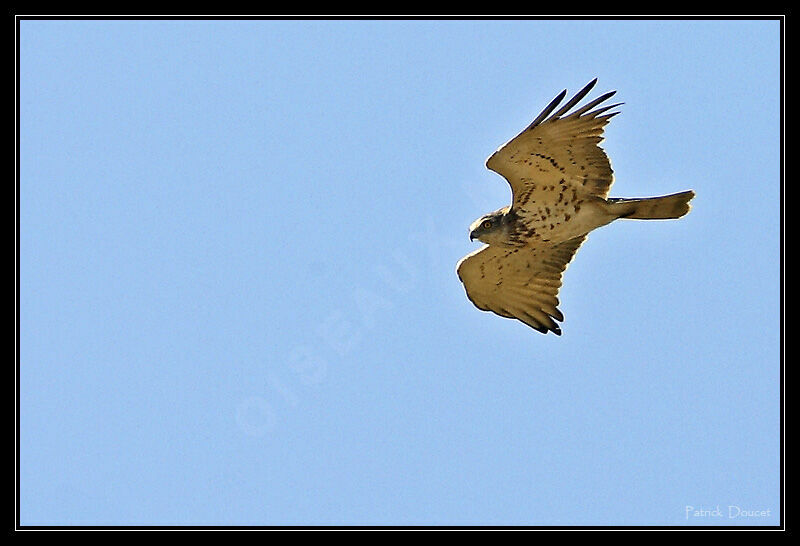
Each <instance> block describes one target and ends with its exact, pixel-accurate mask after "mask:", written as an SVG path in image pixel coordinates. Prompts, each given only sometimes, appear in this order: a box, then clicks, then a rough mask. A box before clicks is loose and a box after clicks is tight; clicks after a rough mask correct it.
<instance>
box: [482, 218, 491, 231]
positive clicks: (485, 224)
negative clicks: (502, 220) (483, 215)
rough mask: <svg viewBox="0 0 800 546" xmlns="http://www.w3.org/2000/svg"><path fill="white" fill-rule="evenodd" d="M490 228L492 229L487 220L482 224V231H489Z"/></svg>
mask: <svg viewBox="0 0 800 546" xmlns="http://www.w3.org/2000/svg"><path fill="white" fill-rule="evenodd" d="M490 227H492V222H491V221H489V220H486V221H485V222H484V223H483V229H489V228H490Z"/></svg>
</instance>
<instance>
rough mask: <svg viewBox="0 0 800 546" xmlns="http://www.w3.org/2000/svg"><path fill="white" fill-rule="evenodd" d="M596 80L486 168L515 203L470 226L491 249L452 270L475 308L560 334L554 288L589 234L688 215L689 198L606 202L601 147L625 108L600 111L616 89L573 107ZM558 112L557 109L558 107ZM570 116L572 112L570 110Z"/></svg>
mask: <svg viewBox="0 0 800 546" xmlns="http://www.w3.org/2000/svg"><path fill="white" fill-rule="evenodd" d="M596 83H597V78H595V79H594V80H592V81H591V82H589V84H588V85H586V87H584V88H583V89H581V90H580V91H579V92H578V93H577V94H576V95H575V96H574V97H573V98H571V99H570V100H568V101H567V102H566V104H564V105H563V106H561V107H560V108H559V105H560V104H561V101H562V100H564V97H565V96H566V95H567V91H566V89H565V90H564V91H562V92H561V93H560V94H559V95H558V96H557V97H556V98H555V99H553V101H552V102H550V104H548V105H547V107H546V108H545V109H544V110H543V111H542V113H541V114H539V115H538V116H537V117H536V119H534V120H533V122H532V123H531V124H530V125H528V126H527V127H526V128H525V130H523V131H522V132H521V133H520V134H519V135H517V136H516V137H514V138H513V139H511V140H510V141H508V142H507V143H506V144H504V145H503V146H501V147H500V148H499V149H498V150H497V151H496V152H495V153H494V154H492V155H491V156H490V157H489V159H488V160H487V161H486V167H487V168H489V169H490V170H492V171H494V172H496V173H498V174H500V175H501V176H503V177H504V178H505V179H506V180H507V181H508V183H509V184H510V185H511V192H512V194H513V195H512V202H511V205H510V206H507V207H503V208H501V209H499V210H497V211H495V212H491V213H489V214H486V215H484V216H481V217H480V218H478V219H477V220H475V222H473V223H472V225H471V226H470V228H469V230H470V233H469V238H470V240H474V239H478V240H479V241H481V242H483V243H486V244H485V245H484V246H483V247H482V248H480V249H478V250H477V251H475V252H473V253H471V254H468V255H467V256H465V257H464V258H462V259H461V260H460V261H459V262H458V265H457V267H456V272H457V273H458V277H459V278H460V279H461V282H462V283H464V288H465V290H466V292H467V297H468V298H469V299H470V301H472V303H474V304H475V306H476V307H477V308H478V309H481V310H483V311H491V312H493V313H496V314H498V315H500V316H501V317H506V318H511V319H518V320H520V321H522V322H524V323H525V324H527V325H528V326H530V327H531V328H533V329H534V330H537V331H539V332H541V333H543V334H546V333H547V332H553V333H555V334H556V335H561V328H560V327H559V325H558V324H557V322H556V321H559V322H562V321H563V320H564V315H563V314H562V313H561V311H560V310H559V309H558V304H559V301H558V290H559V288H560V287H561V277H562V274H563V273H564V270H565V269H566V267H567V264H569V262H570V261H571V260H572V258H573V257H574V256H575V252H577V250H578V248H579V247H580V246H581V243H583V241H584V240H585V239H586V236H587V234H588V233H589V232H590V231H592V230H594V229H597V228H599V227H601V226H604V225H606V224H608V223H610V222H613V221H614V220H617V219H618V218H627V219H636V220H663V219H671V218H680V217H681V216H683V215H684V214H686V213H687V212H689V208H690V206H689V201H690V200H691V199H692V198H693V197H694V192H693V191H691V190H690V191H683V192H680V193H675V194H672V195H665V196H662V197H646V198H636V199H621V198H614V197H607V195H608V190H609V188H610V187H611V184H612V183H613V180H614V177H613V171H612V170H611V164H610V162H609V160H608V156H607V155H606V153H605V152H604V151H603V149H602V148H600V146H599V143H600V142H601V141H602V140H603V128H604V127H605V126H606V125H607V124H608V121H609V120H610V119H611V118H612V117H614V116H615V115H617V114H618V113H619V111H612V110H613V109H614V108H616V107H618V106H620V104H622V103H617V104H611V105H607V106H600V105H601V104H603V103H604V102H605V101H607V100H608V99H609V98H611V97H612V96H613V95H614V94H615V93H616V91H611V92H609V93H606V94H604V95H602V96H600V97H598V98H596V99H594V100H592V101H590V102H589V103H588V104H586V105H584V106H582V107H580V108H577V109H575V110H572V109H573V108H574V107H575V106H576V105H577V104H578V103H579V102H580V101H581V100H582V99H583V98H584V97H585V96H586V95H587V94H588V93H589V91H591V90H592V88H593V87H594V85H595V84H596ZM556 108H558V109H557V110H556ZM571 110H572V111H571Z"/></svg>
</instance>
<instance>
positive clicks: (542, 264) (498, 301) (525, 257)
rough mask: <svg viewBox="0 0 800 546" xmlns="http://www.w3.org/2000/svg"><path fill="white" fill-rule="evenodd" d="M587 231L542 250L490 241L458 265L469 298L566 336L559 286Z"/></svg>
mask: <svg viewBox="0 0 800 546" xmlns="http://www.w3.org/2000/svg"><path fill="white" fill-rule="evenodd" d="M585 239H586V236H585V235H582V236H580V237H576V238H574V239H570V240H568V241H565V242H563V243H560V244H557V245H553V246H545V247H539V248H504V247H498V246H494V245H485V246H483V247H482V248H480V249H479V250H477V251H475V252H473V253H471V254H468V255H467V256H465V257H464V258H463V259H462V260H461V261H460V262H459V263H458V266H457V267H456V271H457V273H458V277H459V278H460V279H461V282H462V283H464V288H465V290H466V292H467V297H468V298H469V299H470V301H472V303H473V304H475V306H476V307H477V308H478V309H481V310H483V311H491V312H493V313H496V314H498V315H500V316H502V317H506V318H515V319H518V320H520V321H522V322H524V323H525V324H527V325H528V326H530V327H531V328H533V329H534V330H537V331H539V332H542V333H547V332H553V333H555V334H557V335H561V328H560V327H559V325H558V324H557V323H556V322H555V321H563V320H564V315H563V314H562V313H561V311H560V310H559V309H558V303H559V302H558V290H559V288H560V287H561V277H562V275H563V273H564V270H565V269H566V268H567V265H568V264H569V262H570V261H571V260H572V258H573V257H574V256H575V253H576V252H577V250H578V248H579V247H580V245H581V244H582V243H583V241H584V240H585Z"/></svg>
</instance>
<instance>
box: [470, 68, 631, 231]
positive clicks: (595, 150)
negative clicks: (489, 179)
mask: <svg viewBox="0 0 800 546" xmlns="http://www.w3.org/2000/svg"><path fill="white" fill-rule="evenodd" d="M595 83H597V79H596V78H595V79H594V80H592V81H591V82H589V84H588V85H587V86H586V87H584V88H583V89H582V90H581V91H579V92H578V94H576V95H575V96H574V97H573V98H572V99H570V100H569V101H568V102H567V103H566V104H565V105H564V106H562V107H561V108H559V109H558V110H557V111H556V107H558V105H559V104H560V103H561V101H562V100H563V99H564V97H565V96H566V94H567V91H566V89H565V90H564V91H562V92H561V94H560V95H558V96H557V97H556V98H555V99H553V101H552V102H551V103H550V104H549V105H548V106H547V108H545V109H544V110H543V111H542V113H541V114H539V116H537V118H536V119H535V120H533V122H532V123H531V124H530V125H529V126H528V127H526V128H525V130H524V131H522V132H521V133H520V134H519V135H517V136H516V137H514V138H513V139H511V140H510V141H509V142H507V143H506V144H504V145H503V146H502V147H501V148H500V149H499V150H497V151H496V152H495V153H494V154H492V156H491V157H489V159H488V160H487V161H486V166H487V167H488V168H489V169H491V170H493V171H495V172H496V173H498V174H500V175H502V176H503V177H504V178H505V179H506V180H508V183H509V184H511V190H512V192H513V194H514V199H513V203H512V210H515V211H516V212H517V213H518V214H520V215H521V216H522V217H523V218H524V217H525V215H526V211H527V210H528V209H531V208H532V207H528V208H527V209H526V207H525V205H527V204H528V203H529V202H531V201H533V202H534V203H536V204H537V205H539V206H553V205H557V204H558V203H560V202H561V201H562V200H563V199H565V198H566V197H565V194H566V195H568V196H571V197H572V198H573V199H575V198H576V197H584V198H585V197H591V196H596V197H602V198H605V197H606V195H608V190H609V188H610V187H611V184H612V182H613V180H614V178H613V171H612V170H611V164H610V162H609V160H608V156H607V155H606V154H605V152H604V151H603V150H602V148H600V146H598V144H599V143H600V141H602V140H603V127H605V126H606V124H607V123H608V120H609V119H611V118H612V117H613V116H615V115H616V114H618V113H619V112H611V113H606V114H604V112H607V111H608V110H610V109H611V108H614V107H615V106H619V104H621V103H618V104H612V105H610V106H603V107H601V108H597V109H595V110H592V108H595V107H596V106H598V105H599V104H601V103H603V102H604V101H606V100H608V99H609V98H610V97H611V96H613V95H614V93H616V91H611V92H609V93H606V94H605V95H602V96H601V97H598V98H597V99H595V100H593V101H591V102H589V103H588V104H587V105H585V106H583V107H581V108H579V109H577V110H575V111H574V112H571V113H570V112H569V110H570V109H571V108H572V107H574V106H575V105H576V104H578V102H580V101H581V99H583V97H585V96H586V95H587V94H588V93H589V91H590V90H591V89H592V87H594V85H595ZM601 114H603V115H601Z"/></svg>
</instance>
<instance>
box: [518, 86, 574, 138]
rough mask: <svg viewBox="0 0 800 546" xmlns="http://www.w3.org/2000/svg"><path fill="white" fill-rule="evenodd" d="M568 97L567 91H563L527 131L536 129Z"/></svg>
mask: <svg viewBox="0 0 800 546" xmlns="http://www.w3.org/2000/svg"><path fill="white" fill-rule="evenodd" d="M566 96H567V90H566V89H564V90H563V91H562V92H561V93H559V94H558V96H557V97H556V98H554V99H553V100H551V101H550V104H548V105H547V106H546V107H545V109H544V110H542V111H541V113H540V114H539V115H538V116H536V119H535V120H533V121H532V122H531V124H530V125H528V127H527V128H526V129H525V130H526V131H527V130H528V129H533V128H534V127H536V126H537V125H539V124H540V123H541V122H542V121H544V119H545V118H546V117H547V116H549V115H550V112H552V111H553V110H555V109H556V106H558V104H559V103H560V102H561V101H562V100H564V97H566Z"/></svg>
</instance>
